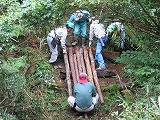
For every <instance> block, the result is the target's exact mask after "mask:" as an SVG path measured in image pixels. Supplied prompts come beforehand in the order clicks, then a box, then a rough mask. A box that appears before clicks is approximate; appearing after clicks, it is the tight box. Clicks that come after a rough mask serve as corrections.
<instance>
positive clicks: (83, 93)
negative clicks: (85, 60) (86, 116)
mask: <svg viewBox="0 0 160 120" xmlns="http://www.w3.org/2000/svg"><path fill="white" fill-rule="evenodd" d="M74 94H75V98H76V104H77V106H78V107H80V108H82V109H87V108H89V107H90V106H91V105H92V96H96V91H95V89H93V84H92V83H91V82H87V83H84V84H81V83H78V84H76V85H75V86H74Z"/></svg>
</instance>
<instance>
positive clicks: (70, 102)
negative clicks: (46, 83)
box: [68, 96, 75, 108]
mask: <svg viewBox="0 0 160 120" xmlns="http://www.w3.org/2000/svg"><path fill="white" fill-rule="evenodd" d="M74 103H75V97H73V96H69V97H68V104H69V105H70V107H72V108H73V107H74Z"/></svg>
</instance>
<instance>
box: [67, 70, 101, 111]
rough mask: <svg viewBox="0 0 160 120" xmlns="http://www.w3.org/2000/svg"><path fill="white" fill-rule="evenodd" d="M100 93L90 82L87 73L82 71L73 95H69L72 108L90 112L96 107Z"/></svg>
mask: <svg viewBox="0 0 160 120" xmlns="http://www.w3.org/2000/svg"><path fill="white" fill-rule="evenodd" d="M98 100H99V95H98V93H97V91H96V89H95V87H94V85H93V84H92V83H91V82H88V79H87V74H86V73H81V74H80V75H79V81H78V83H76V84H75V85H74V86H73V96H69V97H68V103H69V105H70V107H71V108H74V109H75V110H76V111H78V112H90V111H92V110H93V109H94V108H95V105H97V103H98Z"/></svg>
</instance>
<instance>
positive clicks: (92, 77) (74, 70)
mask: <svg viewBox="0 0 160 120" xmlns="http://www.w3.org/2000/svg"><path fill="white" fill-rule="evenodd" d="M64 62H65V68H66V80H67V86H68V94H69V96H72V86H73V85H74V84H76V83H77V82H78V80H79V74H80V73H82V72H84V73H87V75H88V81H90V82H92V83H93V85H94V86H95V88H96V90H97V92H98V94H99V98H100V101H101V103H104V100H103V96H102V92H101V89H100V85H99V82H98V77H97V72H96V69H95V62H94V57H93V53H92V49H91V48H90V47H85V46H84V47H79V46H75V47H67V53H66V54H64Z"/></svg>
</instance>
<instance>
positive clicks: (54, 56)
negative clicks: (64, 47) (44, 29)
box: [47, 37, 58, 63]
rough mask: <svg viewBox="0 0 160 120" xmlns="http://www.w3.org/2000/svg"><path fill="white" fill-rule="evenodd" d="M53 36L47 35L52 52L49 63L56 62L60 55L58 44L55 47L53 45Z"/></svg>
mask: <svg viewBox="0 0 160 120" xmlns="http://www.w3.org/2000/svg"><path fill="white" fill-rule="evenodd" d="M52 39H53V38H52V37H47V43H48V46H49V49H50V52H51V57H50V59H49V63H54V62H55V61H56V60H57V57H58V50H57V46H56V47H55V48H53V47H52V45H51V42H52Z"/></svg>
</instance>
